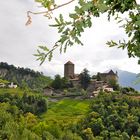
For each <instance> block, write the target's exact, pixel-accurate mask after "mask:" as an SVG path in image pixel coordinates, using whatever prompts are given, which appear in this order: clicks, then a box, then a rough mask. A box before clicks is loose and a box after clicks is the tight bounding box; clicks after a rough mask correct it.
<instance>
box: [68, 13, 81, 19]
mask: <svg viewBox="0 0 140 140" xmlns="http://www.w3.org/2000/svg"><path fill="white" fill-rule="evenodd" d="M69 17H70V18H73V19H78V18H79V16H78V15H77V14H69Z"/></svg>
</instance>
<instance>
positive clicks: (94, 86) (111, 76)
mask: <svg viewBox="0 0 140 140" xmlns="http://www.w3.org/2000/svg"><path fill="white" fill-rule="evenodd" d="M74 68H75V67H74V64H73V63H72V62H71V61H68V62H67V63H65V64H64V77H66V78H68V79H69V80H70V81H71V82H72V84H73V86H74V87H76V88H81V84H80V74H75V73H74ZM97 77H98V78H97ZM111 80H115V81H116V82H118V75H117V72H116V73H114V72H113V70H110V71H109V72H108V73H98V74H97V75H96V79H91V81H90V84H89V86H88V88H87V91H88V93H89V95H90V94H91V95H92V94H93V95H94V94H98V93H99V92H100V91H107V92H113V88H112V87H110V86H109V85H110V82H111Z"/></svg>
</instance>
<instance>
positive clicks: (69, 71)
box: [64, 61, 74, 79]
mask: <svg viewBox="0 0 140 140" xmlns="http://www.w3.org/2000/svg"><path fill="white" fill-rule="evenodd" d="M64 77H67V78H69V79H73V78H74V64H73V63H72V62H71V61H68V62H67V63H65V64H64Z"/></svg>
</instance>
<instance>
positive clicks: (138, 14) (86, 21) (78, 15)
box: [26, 0, 140, 64]
mask: <svg viewBox="0 0 140 140" xmlns="http://www.w3.org/2000/svg"><path fill="white" fill-rule="evenodd" d="M36 1H37V2H39V3H41V5H42V6H43V7H45V8H46V11H42V12H32V11H28V12H27V17H28V21H27V23H26V25H29V24H31V22H32V18H31V14H43V15H44V16H46V17H48V18H49V19H50V18H52V15H51V14H52V12H53V11H54V10H55V9H58V8H61V7H63V6H66V5H68V4H70V3H72V2H74V1H75V0H69V1H68V2H65V3H63V4H61V5H58V4H57V3H56V2H55V1H54V0H36ZM126 12H128V15H129V18H125V19H122V18H120V17H119V15H120V14H123V13H126ZM103 13H108V20H110V18H111V17H112V16H114V17H115V20H116V21H118V23H120V22H121V23H122V24H123V25H122V27H123V28H124V29H125V32H126V34H127V36H128V40H127V41H125V40H123V41H122V40H119V41H118V42H114V41H108V42H107V45H108V46H109V47H114V46H117V47H119V48H122V49H125V48H126V49H127V50H128V55H129V57H138V58H140V47H139V46H140V38H139V36H140V5H139V4H138V3H137V2H136V0H115V1H112V0H88V1H87V0H78V3H76V5H75V9H74V12H73V13H70V14H69V18H70V19H69V20H68V21H65V20H64V18H63V16H62V14H60V16H59V17H58V18H55V21H56V23H55V24H53V25H51V26H52V27H56V28H57V29H58V32H59V33H60V39H59V40H58V41H56V42H55V43H54V46H53V47H52V48H50V49H49V48H47V47H46V46H39V49H38V52H37V54H36V56H37V57H38V60H40V61H41V64H42V63H43V62H44V61H45V59H46V58H48V59H49V60H51V58H52V55H53V52H54V50H55V49H57V48H59V49H60V52H62V51H64V52H66V49H67V46H72V45H75V44H80V45H83V43H82V42H81V41H80V36H81V33H82V32H84V30H85V28H90V27H91V26H92V17H99V16H100V15H101V14H103ZM124 22H125V23H124ZM139 63H140V61H139Z"/></svg>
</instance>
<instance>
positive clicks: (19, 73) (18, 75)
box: [0, 62, 51, 90]
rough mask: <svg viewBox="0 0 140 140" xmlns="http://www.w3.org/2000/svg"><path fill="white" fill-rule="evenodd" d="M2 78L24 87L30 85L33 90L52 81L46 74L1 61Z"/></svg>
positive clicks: (0, 72)
mask: <svg viewBox="0 0 140 140" xmlns="http://www.w3.org/2000/svg"><path fill="white" fill-rule="evenodd" d="M0 78H2V79H4V80H8V81H10V82H14V83H16V84H17V85H18V86H20V87H22V88H26V87H29V88H31V89H33V90H41V89H43V87H45V86H47V85H48V84H50V82H51V78H50V77H47V76H44V75H43V74H42V73H41V72H36V71H34V70H31V69H29V68H20V67H15V66H14V65H9V64H7V63H4V62H0Z"/></svg>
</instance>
